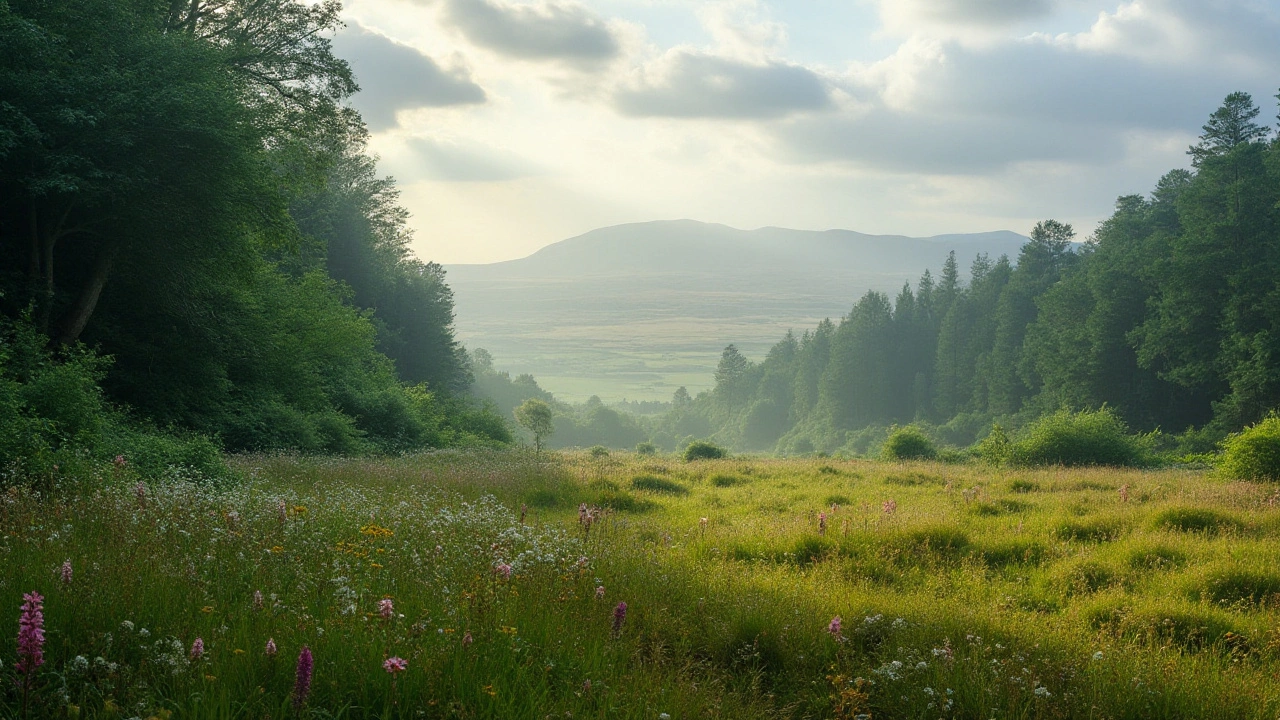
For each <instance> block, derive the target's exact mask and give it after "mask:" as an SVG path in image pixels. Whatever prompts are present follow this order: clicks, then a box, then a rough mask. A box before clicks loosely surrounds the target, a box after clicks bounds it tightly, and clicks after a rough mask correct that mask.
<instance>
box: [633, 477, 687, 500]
mask: <svg viewBox="0 0 1280 720" xmlns="http://www.w3.org/2000/svg"><path fill="white" fill-rule="evenodd" d="M631 487H632V489H635V490H646V491H648V492H653V493H662V494H665V495H687V494H688V493H689V488H687V487H685V486H683V485H681V484H680V483H678V482H675V481H672V480H667V479H666V478H660V477H655V476H653V475H637V476H636V477H634V478H632V480H631Z"/></svg>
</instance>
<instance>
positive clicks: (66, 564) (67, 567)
mask: <svg viewBox="0 0 1280 720" xmlns="http://www.w3.org/2000/svg"><path fill="white" fill-rule="evenodd" d="M59 572H61V574H62V584H63V585H70V584H71V558H67V559H66V560H63V561H62V569H61V570H60V571H59Z"/></svg>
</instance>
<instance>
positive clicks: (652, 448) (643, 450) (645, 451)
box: [636, 442, 658, 457]
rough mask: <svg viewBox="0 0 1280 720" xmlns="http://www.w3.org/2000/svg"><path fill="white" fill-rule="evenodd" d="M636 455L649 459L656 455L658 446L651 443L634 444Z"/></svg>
mask: <svg viewBox="0 0 1280 720" xmlns="http://www.w3.org/2000/svg"><path fill="white" fill-rule="evenodd" d="M636 454H637V455H644V456H645V457H649V456H652V455H657V454H658V446H657V445H654V444H653V443H651V442H642V443H636Z"/></svg>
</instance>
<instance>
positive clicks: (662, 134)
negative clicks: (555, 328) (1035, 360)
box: [335, 0, 1280, 263]
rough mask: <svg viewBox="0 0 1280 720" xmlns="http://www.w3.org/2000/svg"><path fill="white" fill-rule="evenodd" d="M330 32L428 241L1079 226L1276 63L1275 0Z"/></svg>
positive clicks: (824, 11) (810, 9)
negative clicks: (625, 226)
mask: <svg viewBox="0 0 1280 720" xmlns="http://www.w3.org/2000/svg"><path fill="white" fill-rule="evenodd" d="M345 18H346V20H347V23H348V26H347V28H346V29H345V30H344V31H342V32H341V33H340V34H339V36H338V38H337V42H336V48H335V49H336V50H337V52H338V53H339V54H340V55H342V56H343V57H345V58H347V59H349V60H350V61H351V63H352V65H353V67H354V69H355V71H356V74H357V76H358V79H359V80H360V82H361V85H362V87H363V90H362V92H361V93H359V94H358V95H356V96H355V98H354V104H355V106H356V107H357V108H358V109H360V110H361V111H362V113H363V114H364V117H365V118H366V120H367V121H368V123H369V126H370V130H371V131H372V133H373V142H372V147H373V149H374V151H376V152H377V153H379V154H380V155H381V157H382V162H381V169H382V170H383V172H386V173H390V174H393V175H395V176H396V178H397V179H398V180H399V182H400V184H401V187H402V188H403V193H404V196H403V197H404V202H405V204H406V205H407V207H408V209H409V210H410V211H411V212H412V213H413V220H412V221H411V222H412V225H413V226H414V228H415V229H416V230H417V238H416V247H415V249H416V250H417V252H418V253H419V255H420V256H422V257H424V258H428V259H431V260H435V261H438V262H443V263H471V262H492V261H498V260H506V259H511V258H516V257H522V256H525V255H528V254H529V253H531V252H533V251H534V250H536V249H538V248H540V247H542V246H545V245H547V244H549V243H551V242H554V241H557V240H561V239H563V238H566V237H569V236H572V235H576V234H579V233H582V232H586V231H588V230H591V229H593V228H597V227H602V226H607V225H614V224H619V223H624V222H637V221H649V220H661V219H677V218H691V219H696V220H700V221H706V222H719V223H725V224H728V225H732V226H735V227H742V228H748V229H749V228H754V227H760V226H766V225H775V226H783V227H792V228H798V229H813V230H821V229H828V228H836V227H838V228H849V229H855V230H858V231H861V232H868V233H896V234H905V235H914V236H926V235H934V234H940V233H955V232H976V231H987V230H996V229H1008V230H1014V231H1017V232H1023V233H1025V232H1026V231H1027V230H1028V229H1029V228H1030V226H1031V225H1032V224H1033V223H1034V222H1035V221H1036V220H1037V219H1042V218H1043V217H1048V216H1052V217H1056V218H1058V219H1061V220H1064V221H1068V222H1072V223H1074V224H1075V226H1076V227H1077V229H1079V230H1081V231H1082V235H1087V234H1088V233H1089V232H1090V231H1091V229H1092V228H1093V227H1094V226H1095V225H1096V223H1097V222H1098V221H1099V220H1100V219H1102V218H1105V217H1106V216H1107V215H1109V213H1110V211H1111V209H1112V202H1113V201H1114V199H1115V198H1116V197H1117V196H1118V195H1120V194H1123V193H1130V192H1142V191H1143V190H1144V189H1145V188H1149V187H1150V186H1151V184H1152V183H1153V182H1154V181H1155V179H1156V178H1158V177H1159V176H1160V174H1161V173H1163V172H1164V171H1166V170H1168V169H1169V168H1171V167H1178V166H1185V165H1186V164H1187V158H1186V156H1185V151H1186V148H1187V146H1188V145H1189V144H1190V143H1192V142H1193V141H1194V139H1195V137H1196V136H1197V135H1198V133H1199V130H1200V125H1201V124H1202V123H1203V121H1204V118H1205V117H1207V116H1208V114H1209V113H1210V112H1212V111H1213V109H1214V108H1216V107H1217V106H1218V103H1219V102H1220V101H1221V100H1222V97H1223V95H1224V94H1225V93H1226V92H1227V91H1228V89H1241V90H1245V91H1249V92H1251V93H1253V94H1254V96H1255V97H1258V98H1268V97H1270V96H1271V95H1272V94H1273V93H1274V79H1275V77H1276V76H1277V75H1280V45H1277V44H1276V43H1275V38H1277V37H1280V10H1278V8H1277V5H1276V4H1275V3H1274V2H1248V1H1243V0H1238V1H1220V2H1203V1H1201V0H1143V1H1141V2H1115V0H1106V1H1103V2H1096V1H1093V0H1028V1H1026V2H1022V1H1015V0H982V1H980V0H968V1H966V0H880V1H879V2H875V1H873V0H863V1H861V2H856V1H855V2H835V1H832V0H805V1H804V2H787V1H781V0H774V1H772V2H765V1H764V0H720V1H717V2H695V1H692V0H584V1H582V2H576V1H574V0H562V1H561V0H538V1H537V2H532V3H528V2H513V1H512V0H416V1H411V0H357V1H356V2H352V3H349V4H348V5H347V8H346V10H345Z"/></svg>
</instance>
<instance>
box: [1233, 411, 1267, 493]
mask: <svg viewBox="0 0 1280 720" xmlns="http://www.w3.org/2000/svg"><path fill="white" fill-rule="evenodd" d="M1222 450H1223V453H1222V472H1223V473H1224V474H1225V475H1226V476H1227V477H1231V478H1236V479H1238V480H1271V481H1275V480H1280V415H1271V416H1269V417H1267V418H1265V419H1264V420H1262V421H1261V422H1259V423H1258V424H1256V425H1252V426H1250V427H1247V428H1245V429H1244V430H1241V431H1240V432H1238V433H1236V434H1235V435H1232V436H1231V437H1229V438H1227V439H1226V440H1224V441H1222Z"/></svg>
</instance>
